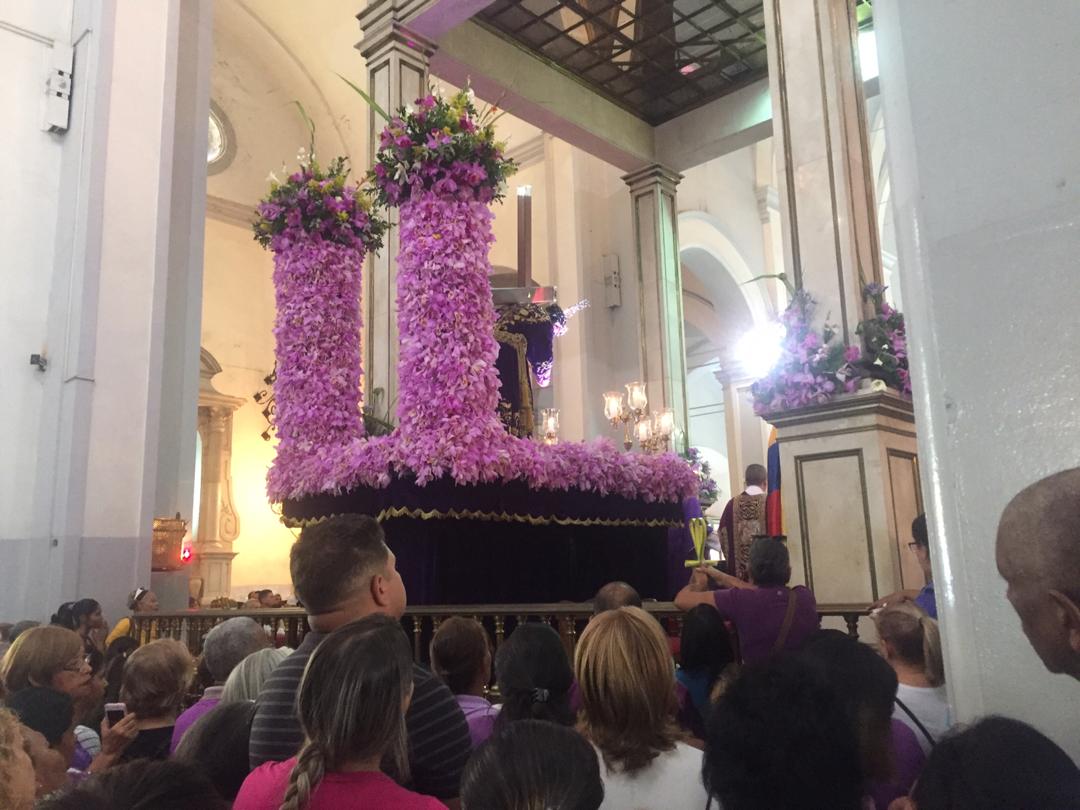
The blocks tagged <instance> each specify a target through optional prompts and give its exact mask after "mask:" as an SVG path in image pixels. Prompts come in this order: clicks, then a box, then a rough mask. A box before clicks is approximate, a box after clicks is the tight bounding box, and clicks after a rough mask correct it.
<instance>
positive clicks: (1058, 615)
mask: <svg viewBox="0 0 1080 810" xmlns="http://www.w3.org/2000/svg"><path fill="white" fill-rule="evenodd" d="M997 566H998V571H999V572H1000V573H1001V576H1002V577H1003V578H1004V579H1005V582H1006V583H1007V584H1008V591H1007V594H1008V597H1009V601H1010V602H1011V603H1012V606H1013V608H1015V610H1016V612H1017V614H1019V616H1020V620H1021V622H1022V623H1023V625H1024V632H1025V633H1026V634H1027V637H1028V640H1029V641H1030V642H1031V645H1032V646H1033V647H1034V648H1035V651H1036V652H1037V653H1038V654H1039V657H1040V658H1042V660H1043V663H1044V664H1046V667H1047V669H1049V670H1050V671H1051V672H1067V673H1069V674H1070V675H1072V676H1073V677H1074V678H1077V679H1080V468H1076V469H1071V470H1065V471H1064V472H1059V473H1056V474H1054V475H1051V476H1049V477H1048V478H1044V479H1043V480H1041V481H1039V482H1037V483H1035V484H1032V485H1031V486H1029V487H1027V488H1026V489H1024V490H1022V491H1021V492H1020V493H1019V494H1018V495H1017V496H1016V497H1015V498H1013V499H1012V500H1011V501H1010V502H1009V505H1008V506H1006V507H1005V511H1004V513H1003V514H1002V516H1001V522H1000V523H999V524H998V533H997Z"/></svg>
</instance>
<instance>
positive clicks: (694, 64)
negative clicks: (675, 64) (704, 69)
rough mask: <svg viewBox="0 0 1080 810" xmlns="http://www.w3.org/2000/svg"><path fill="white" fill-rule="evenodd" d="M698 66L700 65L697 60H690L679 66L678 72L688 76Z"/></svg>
mask: <svg viewBox="0 0 1080 810" xmlns="http://www.w3.org/2000/svg"><path fill="white" fill-rule="evenodd" d="M700 67H701V65H699V64H698V63H697V62H691V63H690V64H688V65H683V66H682V67H681V68H679V73H681V74H682V75H683V76H689V75H690V74H691V73H693V72H694V71H695V70H698V69H699V68H700Z"/></svg>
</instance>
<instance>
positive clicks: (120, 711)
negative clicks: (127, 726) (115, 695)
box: [105, 703, 127, 726]
mask: <svg viewBox="0 0 1080 810" xmlns="http://www.w3.org/2000/svg"><path fill="white" fill-rule="evenodd" d="M125 714H127V706H125V705H124V704H123V703H106V704H105V716H106V717H107V718H108V719H109V725H110V726H115V725H116V724H117V723H119V722H120V721H121V720H123V719H124V715H125Z"/></svg>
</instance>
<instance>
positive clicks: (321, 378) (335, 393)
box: [255, 159, 384, 500]
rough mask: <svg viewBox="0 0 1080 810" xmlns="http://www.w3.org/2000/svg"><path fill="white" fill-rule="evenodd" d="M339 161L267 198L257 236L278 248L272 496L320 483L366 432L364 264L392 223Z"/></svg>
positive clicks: (309, 169) (314, 167) (306, 168)
mask: <svg viewBox="0 0 1080 810" xmlns="http://www.w3.org/2000/svg"><path fill="white" fill-rule="evenodd" d="M346 171H347V170H346V167H345V163H344V161H343V160H340V159H339V160H335V161H334V162H332V163H331V164H330V167H329V169H328V170H327V171H326V172H325V173H324V172H323V171H322V170H321V169H320V167H319V166H318V164H317V163H315V161H314V160H313V159H312V160H310V162H307V163H306V164H303V163H302V165H301V169H300V171H297V172H295V173H294V174H292V175H290V176H289V178H288V180H287V181H286V182H285V183H283V184H280V185H279V184H277V183H275V184H274V185H273V187H272V190H271V194H270V196H269V197H268V198H267V200H265V201H264V202H262V203H261V204H260V205H259V220H257V221H256V223H255V235H256V239H258V240H259V242H260V243H262V244H263V245H264V246H268V247H270V249H271V250H273V252H274V291H275V301H276V304H277V315H276V318H275V321H274V339H275V349H274V351H275V356H276V358H277V379H276V381H275V383H274V398H275V402H276V410H275V414H274V424H275V427H276V429H277V435H278V447H277V456H276V457H275V459H274V464H273V467H272V469H271V471H270V475H269V477H268V490H269V494H270V497H271V499H272V500H281V499H283V498H285V497H289V496H290V495H293V494H295V493H297V492H300V491H305V490H308V491H310V489H311V488H312V484H315V483H317V481H316V476H317V475H318V471H319V469H320V465H322V464H324V463H325V462H326V461H327V460H328V458H329V457H330V456H332V455H334V454H340V452H341V450H342V448H343V447H345V446H346V445H348V444H349V443H351V442H352V441H353V440H355V439H359V438H360V437H361V436H363V432H364V425H363V419H362V416H361V411H360V400H361V389H360V384H361V375H362V370H361V364H360V330H361V316H360V290H361V268H362V267H363V264H364V255H365V253H366V251H367V250H368V249H372V248H374V249H377V246H378V244H379V239H380V237H381V234H382V231H383V228H384V225H383V223H381V222H380V221H378V220H376V219H374V218H373V217H372V216H371V213H370V205H369V203H368V202H367V200H366V198H365V197H364V196H363V194H362V192H360V191H359V189H357V188H356V187H355V186H346V185H345V175H346Z"/></svg>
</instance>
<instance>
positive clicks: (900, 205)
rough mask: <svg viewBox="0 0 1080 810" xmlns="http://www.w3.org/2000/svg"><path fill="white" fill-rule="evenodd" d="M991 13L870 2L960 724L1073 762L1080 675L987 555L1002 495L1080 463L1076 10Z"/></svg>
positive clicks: (1068, 1)
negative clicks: (1038, 643) (1062, 753)
mask: <svg viewBox="0 0 1080 810" xmlns="http://www.w3.org/2000/svg"><path fill="white" fill-rule="evenodd" d="M989 6H992V8H988V4H987V3H985V2H979V0H954V2H950V3H911V2H908V0H880V2H879V1H878V0H875V2H874V18H875V25H876V29H877V40H878V52H879V54H880V64H881V96H882V102H883V105H884V108H885V131H886V134H887V135H888V141H889V163H890V168H891V170H892V200H893V205H894V212H895V217H896V231H897V245H898V248H899V254H900V273H901V276H902V286H903V288H904V303H905V306H906V307H907V312H908V315H909V322H910V335H911V339H910V345H911V363H912V376H913V378H914V379H913V384H914V387H915V411H916V416H917V417H918V420H919V443H920V450H921V453H922V457H923V458H924V459H925V463H924V465H923V486H924V489H925V492H926V501H927V515H928V517H929V521H928V523H929V528H930V548H931V557H932V559H933V563H934V567H935V568H934V570H935V579H936V580H937V584H936V590H937V604H938V615H939V617H940V619H941V630H942V640H943V643H944V648H945V669H946V674H947V678H946V682H947V686H948V689H949V697H950V702H951V704H952V707H953V710H954V714H955V716H956V719H957V720H958V721H959V722H961V723H966V722H969V721H971V720H973V719H974V718H976V717H978V716H981V715H986V714H995V713H1000V714H1004V715H1007V716H1009V717H1016V718H1018V719H1020V720H1023V721H1025V722H1027V723H1031V724H1032V725H1034V726H1035V727H1036V728H1038V729H1039V730H1040V731H1042V732H1043V733H1045V734H1047V735H1048V736H1050V737H1051V738H1053V739H1054V740H1055V741H1056V742H1057V743H1059V744H1060V745H1061V746H1062V747H1063V748H1064V749H1065V750H1066V751H1067V752H1068V753H1069V754H1070V755H1071V756H1072V757H1073V758H1074V759H1078V760H1080V734H1077V733H1076V732H1077V728H1078V727H1080V701H1077V695H1078V687H1077V683H1076V681H1074V680H1072V679H1070V678H1069V677H1068V676H1065V675H1051V674H1049V673H1048V672H1047V671H1046V668H1045V667H1044V666H1043V665H1042V662H1041V661H1040V660H1039V658H1038V656H1037V655H1036V653H1035V651H1034V650H1033V649H1032V648H1031V645H1030V644H1029V643H1028V640H1027V639H1026V638H1025V637H1024V633H1023V631H1022V628H1021V625H1020V620H1019V618H1018V617H1017V615H1016V612H1015V611H1014V610H1013V609H1012V607H1011V606H1010V604H1009V602H1008V600H1007V599H1006V595H1005V583H1004V582H1003V581H1002V579H1001V578H1000V576H998V573H997V570H996V566H995V560H994V541H995V533H996V530H997V522H998V519H999V517H1000V516H1001V511H1002V509H1003V508H1004V507H1005V504H1006V503H1007V502H1008V501H1009V499H1010V498H1011V497H1012V496H1013V495H1015V494H1016V493H1017V492H1018V491H1019V490H1020V489H1022V488H1023V487H1025V486H1027V485H1028V484H1031V483H1033V482H1034V481H1037V480H1039V479H1040V478H1042V477H1043V476H1045V475H1047V474H1049V473H1052V472H1056V471H1058V470H1062V469H1066V468H1069V467H1075V466H1076V465H1077V459H1080V410H1078V409H1077V406H1076V393H1077V387H1076V381H1077V379H1078V378H1080V357H1078V356H1077V354H1076V352H1075V351H1073V350H1072V347H1073V346H1075V345H1076V343H1077V341H1078V340H1080V319H1078V318H1077V314H1076V302H1077V300H1080V273H1077V268H1076V257H1077V254H1078V252H1080V152H1078V151H1077V149H1076V132H1077V129H1078V128H1080V104H1078V103H1077V98H1076V76H1077V75H1078V74H1080V49H1077V48H1076V47H1075V38H1076V37H1075V32H1076V31H1077V30H1080V4H1077V3H1076V2H1074V0H1053V1H1052V2H1050V3H1048V4H1044V5H1043V6H1042V7H1041V8H1040V11H1041V13H1043V14H1045V15H1046V19H1047V20H1053V24H1052V25H1048V26H1047V25H1038V24H1036V23H1035V22H1034V21H1033V20H1031V19H1030V18H1029V17H1028V16H1027V15H1026V14H1025V13H1024V11H1025V10H1024V9H1023V8H1021V7H1019V6H1015V5H1011V4H1005V3H992V4H989ZM995 12H996V13H995ZM975 19H978V20H979V23H978V35H977V36H975V35H974V34H975V32H974V31H973V30H972V27H971V23H972V20H975ZM958 32H964V34H963V35H961V36H958V35H957V34H958ZM999 43H1000V44H1004V43H1008V45H1007V47H1008V58H1003V54H1002V50H1001V48H1000V47H996V46H997V45H998V44H999ZM988 45H989V47H988ZM1018 64H1037V65H1038V66H1039V79H1038V81H1034V82H1033V81H1029V80H1024V79H1021V78H1020V77H1019V76H1018V74H1017V73H1016V70H1015V68H1016V65H1018ZM1047 517H1048V518H1049V517H1052V516H1050V515H1048V516H1047ZM1037 531H1038V525H1037V524H1036V525H1033V526H1032V532H1033V533H1035V532H1037Z"/></svg>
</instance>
